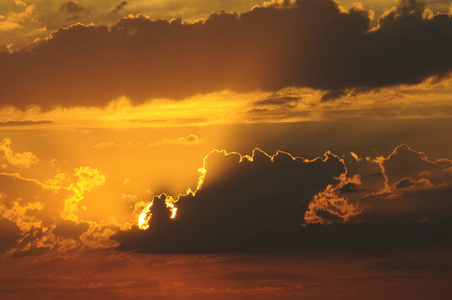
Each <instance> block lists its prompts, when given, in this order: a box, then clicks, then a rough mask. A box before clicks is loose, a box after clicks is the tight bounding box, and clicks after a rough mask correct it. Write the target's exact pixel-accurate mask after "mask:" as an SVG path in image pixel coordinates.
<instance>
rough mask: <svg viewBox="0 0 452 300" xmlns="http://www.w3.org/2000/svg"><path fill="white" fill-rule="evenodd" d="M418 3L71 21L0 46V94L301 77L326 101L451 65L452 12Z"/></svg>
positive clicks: (150, 91)
mask: <svg viewBox="0 0 452 300" xmlns="http://www.w3.org/2000/svg"><path fill="white" fill-rule="evenodd" d="M68 3H69V2H68ZM71 3H72V2H71ZM419 3H420V2H418V1H402V2H401V4H400V5H399V7H398V9H397V10H394V11H391V12H389V13H387V14H385V15H383V16H382V17H381V18H380V19H379V21H378V24H379V27H378V28H377V29H375V30H370V29H371V28H370V27H371V25H370V23H371V22H370V17H369V16H370V13H369V11H367V10H364V9H361V8H359V7H358V6H354V7H353V8H351V9H350V10H349V11H348V12H342V11H341V10H340V9H339V7H338V6H337V4H336V2H334V1H332V0H299V1H296V2H295V3H290V2H289V1H285V2H283V3H282V4H277V3H272V4H267V5H264V6H261V7H255V8H253V9H252V10H251V11H249V12H246V13H243V14H240V15H238V14H235V13H224V12H218V13H212V14H211V15H210V16H209V17H208V19H207V20H205V21H198V22H195V23H193V24H185V23H182V22H181V21H180V20H172V21H165V20H157V21H152V20H150V19H148V18H147V17H145V16H142V15H137V16H135V17H128V18H124V19H122V20H121V21H120V22H118V23H117V24H116V25H114V26H112V27H111V28H107V27H105V26H102V25H100V26H94V25H93V26H84V25H74V26H72V27H69V28H61V29H59V30H57V31H56V32H54V33H53V34H52V36H51V38H50V39H47V40H44V41H42V42H41V43H38V44H35V45H33V46H30V47H29V48H28V49H26V50H23V51H19V52H16V53H13V54H10V53H7V52H4V53H0V63H1V65H2V75H1V76H2V77H1V80H0V99H1V103H2V104H12V105H16V106H19V107H24V106H26V105H29V104H39V105H41V106H43V107H51V106H54V105H64V106H71V105H84V106H99V105H105V104H106V103H107V102H108V101H110V100H112V99H114V98H115V97H118V96H120V95H126V96H129V97H131V98H132V99H133V101H134V102H135V103H139V102H142V101H144V100H146V99H150V98H153V97H169V98H174V99H177V98H184V97H188V96H192V95H195V94H199V93H208V92H213V91H218V90H224V89H232V90H235V91H254V90H265V91H277V90H279V89H281V88H284V87H288V86H298V87H311V88H315V89H321V90H325V91H326V94H325V95H324V100H327V99H331V98H335V97H338V96H340V95H343V94H344V93H345V92H346V91H348V90H351V91H352V90H354V89H355V88H358V89H362V90H369V89H374V88H379V87H384V86H392V85H397V84H414V83H419V82H421V81H422V80H424V79H426V78H428V77H431V76H437V77H442V76H446V75H447V74H449V72H450V70H451V67H452V56H451V55H449V54H450V53H451V52H452V17H451V16H449V15H446V14H438V15H434V16H431V17H427V15H428V14H423V10H422V8H423V6H422V5H421V4H419ZM72 6H74V7H77V6H75V5H72ZM68 7H69V6H68ZM424 15H425V17H424Z"/></svg>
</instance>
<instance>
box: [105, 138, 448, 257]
mask: <svg viewBox="0 0 452 300" xmlns="http://www.w3.org/2000/svg"><path fill="white" fill-rule="evenodd" d="M451 166H452V161H451V160H448V159H438V160H429V159H428V157H427V156H426V155H425V154H424V153H422V152H417V151H415V150H413V149H411V148H409V147H408V146H406V145H400V146H398V147H396V148H395V149H394V151H393V152H392V153H391V154H390V155H388V156H387V157H378V158H370V157H367V158H360V157H359V156H358V155H357V154H355V153H351V154H350V156H347V155H346V156H344V157H343V158H339V157H338V156H336V155H334V154H332V153H326V154H325V156H324V158H323V159H321V158H317V159H315V160H311V161H309V160H306V159H303V158H296V157H292V156H291V155H289V154H287V153H284V152H278V153H277V154H275V155H274V156H269V155H267V154H265V153H263V152H262V151H260V150H255V151H254V152H253V155H252V156H243V157H242V156H240V155H239V154H237V153H230V154H227V153H226V152H212V153H211V154H209V155H208V156H206V158H205V161H204V167H203V168H202V169H200V170H201V176H200V184H199V185H198V189H197V190H196V191H194V192H193V191H191V190H189V191H188V192H187V194H185V195H179V196H178V198H177V199H174V198H173V197H170V196H167V195H165V194H162V195H158V196H155V197H154V199H153V204H152V206H151V207H150V211H149V214H148V217H149V218H148V220H149V229H147V230H139V229H138V228H132V229H131V230H129V231H119V232H118V233H117V234H115V235H114V236H113V237H112V238H113V239H115V240H117V241H118V242H119V243H120V246H119V247H118V249H121V250H135V251H144V252H153V253H167V252H169V253H172V252H183V253H187V252H188V253H189V252H200V253H205V252H208V253H212V252H213V253H216V252H298V251H313V250H322V251H324V250H327V251H331V250H335V251H361V250H377V249H380V248H386V247H396V246H398V247H402V248H403V247H411V246H412V245H414V244H415V245H417V246H421V245H423V247H425V245H428V244H431V245H435V244H438V243H439V244H444V243H446V244H450V243H452V240H450V237H449V235H448V234H447V228H449V226H450V223H451V221H450V220H451V217H452V201H451V200H450V195H451V193H452V172H451ZM396 171H397V172H396ZM174 208H176V209H177V211H176V215H175V218H173V217H174V210H175V209H174ZM370 236H372V239H369V237H370ZM427 241H428V242H427Z"/></svg>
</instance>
